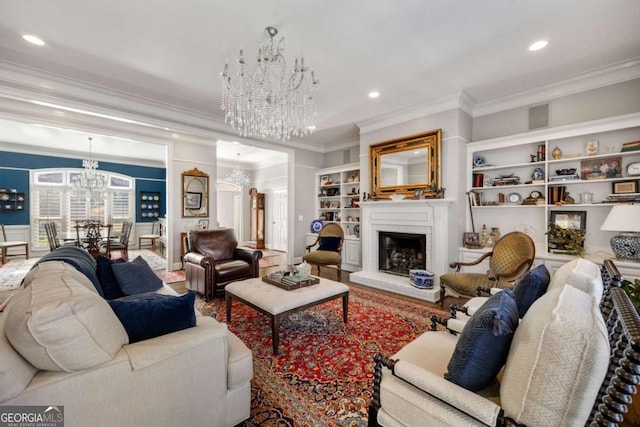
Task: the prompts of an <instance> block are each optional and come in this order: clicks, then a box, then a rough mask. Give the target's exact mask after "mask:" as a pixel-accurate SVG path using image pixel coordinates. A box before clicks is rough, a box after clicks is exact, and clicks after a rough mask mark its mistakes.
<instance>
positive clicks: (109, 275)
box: [96, 255, 126, 300]
mask: <svg viewBox="0 0 640 427" xmlns="http://www.w3.org/2000/svg"><path fill="white" fill-rule="evenodd" d="M96 261H97V262H98V269H97V274H98V280H100V285H101V286H102V292H103V293H104V295H103V296H104V299H108V300H109V299H116V298H122V297H123V296H124V294H123V293H122V289H120V285H118V281H117V280H116V276H115V275H114V274H113V268H112V267H111V266H112V265H113V264H120V263H123V262H126V261H125V260H123V259H122V258H118V259H109V258H107V257H104V256H102V255H98V258H97V259H96Z"/></svg>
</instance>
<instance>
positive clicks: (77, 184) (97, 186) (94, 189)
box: [71, 138, 107, 198]
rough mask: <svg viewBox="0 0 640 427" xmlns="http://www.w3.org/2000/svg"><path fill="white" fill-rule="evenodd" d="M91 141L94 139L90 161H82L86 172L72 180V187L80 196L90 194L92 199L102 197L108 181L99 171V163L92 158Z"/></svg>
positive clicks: (90, 139)
mask: <svg viewBox="0 0 640 427" xmlns="http://www.w3.org/2000/svg"><path fill="white" fill-rule="evenodd" d="M91 141H92V138H89V159H85V160H83V161H82V167H83V168H84V170H83V171H81V172H80V173H79V174H76V175H74V176H73V177H72V178H71V186H72V187H73V190H74V191H75V192H76V194H78V195H81V194H87V193H88V196H89V197H90V198H94V197H95V198H98V197H100V196H101V195H102V192H103V190H104V187H105V186H106V184H107V181H106V179H105V176H104V175H103V174H100V173H98V171H97V169H98V161H97V160H93V158H92V157H91Z"/></svg>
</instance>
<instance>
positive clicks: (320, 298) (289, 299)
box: [225, 278, 349, 354]
mask: <svg viewBox="0 0 640 427" xmlns="http://www.w3.org/2000/svg"><path fill="white" fill-rule="evenodd" d="M225 295H226V303H227V322H230V321H231V302H232V299H237V300H238V301H241V302H243V303H244V304H246V305H248V306H249V307H252V308H253V309H255V310H258V311H259V312H261V313H264V314H266V315H267V316H269V320H270V322H271V337H272V341H273V354H278V344H279V342H280V337H279V331H280V319H282V318H283V317H284V316H287V315H289V314H291V313H294V312H296V311H300V310H305V309H307V308H309V307H313V306H316V305H319V304H322V303H325V302H327V301H331V300H333V299H337V298H342V311H343V320H344V323H347V307H348V305H349V287H348V286H347V285H345V284H344V283H340V282H334V281H333V280H329V279H320V283H318V284H317V285H313V286H307V287H304V288H299V289H294V290H290V291H287V290H285V289H281V288H279V287H277V286H273V285H270V284H268V283H266V282H263V281H262V279H260V278H255V279H247V280H242V281H240V282H234V283H230V284H228V285H227V286H226V287H225Z"/></svg>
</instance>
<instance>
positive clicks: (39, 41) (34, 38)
mask: <svg viewBox="0 0 640 427" xmlns="http://www.w3.org/2000/svg"><path fill="white" fill-rule="evenodd" d="M22 38H23V39H25V40H26V41H28V42H29V43H32V44H35V45H38V46H44V41H43V40H42V39H41V38H40V37H37V36H34V35H32V34H23V35H22Z"/></svg>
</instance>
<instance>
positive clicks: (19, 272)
mask: <svg viewBox="0 0 640 427" xmlns="http://www.w3.org/2000/svg"><path fill="white" fill-rule="evenodd" d="M39 259H40V258H29V259H12V260H9V262H7V263H6V264H4V265H3V266H2V267H0V291H9V290H13V289H16V288H17V287H18V286H20V282H22V279H24V276H26V275H27V273H28V272H29V270H31V267H33V264H35V263H36V262H37V261H38V260H39Z"/></svg>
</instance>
